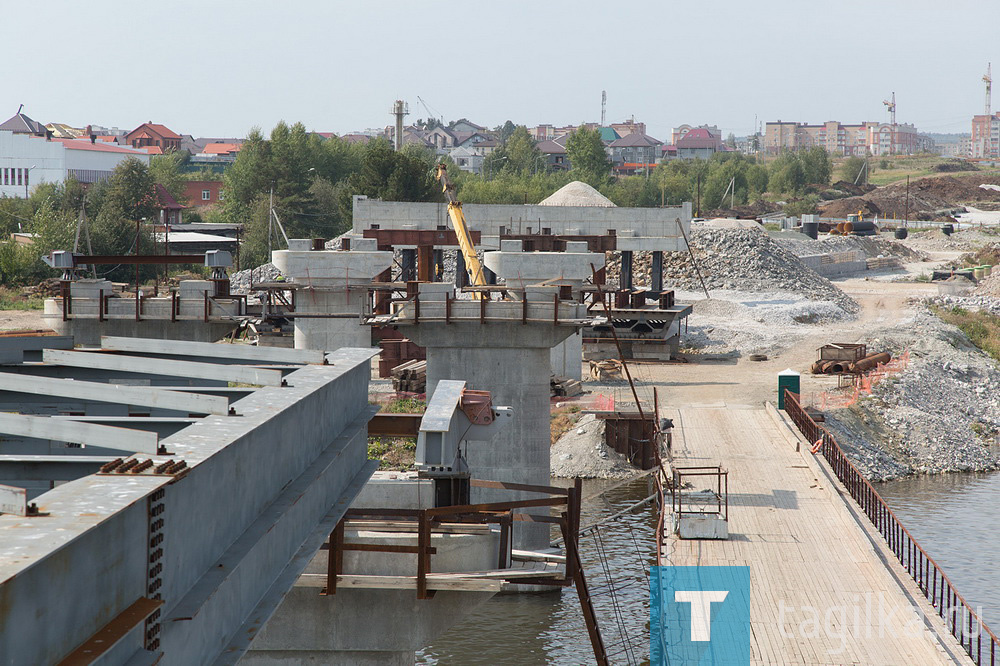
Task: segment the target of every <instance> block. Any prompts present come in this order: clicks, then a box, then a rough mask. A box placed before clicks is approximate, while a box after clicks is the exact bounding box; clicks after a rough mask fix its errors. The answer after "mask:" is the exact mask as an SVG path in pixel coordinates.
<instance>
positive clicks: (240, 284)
mask: <svg viewBox="0 0 1000 666" xmlns="http://www.w3.org/2000/svg"><path fill="white" fill-rule="evenodd" d="M279 277H281V271H279V270H278V269H277V268H275V266H274V264H270V263H268V264H263V265H262V266H258V267H257V268H248V269H246V270H245V271H239V272H238V273H233V274H232V276H231V277H230V278H229V289H230V291H232V292H233V293H234V294H246V293H248V292H249V291H250V285H251V284H260V283H261V282H274V281H275V280H277V279H278V278H279Z"/></svg>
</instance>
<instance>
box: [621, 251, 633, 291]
mask: <svg viewBox="0 0 1000 666" xmlns="http://www.w3.org/2000/svg"><path fill="white" fill-rule="evenodd" d="M619 284H620V285H621V288H622V289H631V288H632V251H631V250H622V253H621V279H620V282H619Z"/></svg>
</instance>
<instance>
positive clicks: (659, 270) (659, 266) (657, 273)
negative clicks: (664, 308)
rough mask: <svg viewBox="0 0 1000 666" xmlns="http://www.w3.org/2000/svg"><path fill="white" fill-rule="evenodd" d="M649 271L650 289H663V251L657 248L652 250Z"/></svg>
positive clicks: (657, 290)
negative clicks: (650, 276) (650, 277)
mask: <svg viewBox="0 0 1000 666" xmlns="http://www.w3.org/2000/svg"><path fill="white" fill-rule="evenodd" d="M650 273H651V274H652V285H650V287H651V289H652V290H653V291H656V292H659V291H663V253H662V252H660V251H659V250H654V251H653V263H652V266H651V267H650Z"/></svg>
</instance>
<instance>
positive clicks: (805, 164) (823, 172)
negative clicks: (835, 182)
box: [798, 146, 833, 185]
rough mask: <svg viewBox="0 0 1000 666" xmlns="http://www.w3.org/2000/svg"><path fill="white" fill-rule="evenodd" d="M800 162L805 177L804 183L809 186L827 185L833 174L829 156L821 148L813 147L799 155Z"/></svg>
mask: <svg viewBox="0 0 1000 666" xmlns="http://www.w3.org/2000/svg"><path fill="white" fill-rule="evenodd" d="M798 156H799V158H800V159H801V161H802V171H803V174H804V175H805V179H806V183H808V184H810V185H829V184H830V176H831V175H832V173H833V165H832V164H831V163H830V154H829V153H827V152H826V149H825V148H823V147H822V146H813V147H812V148H810V149H809V150H807V151H805V152H802V153H799V155H798Z"/></svg>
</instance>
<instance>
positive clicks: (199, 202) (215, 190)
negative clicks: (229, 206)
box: [184, 180, 225, 208]
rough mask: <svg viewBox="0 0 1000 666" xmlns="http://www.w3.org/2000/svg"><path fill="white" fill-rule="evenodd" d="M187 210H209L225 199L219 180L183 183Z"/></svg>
mask: <svg viewBox="0 0 1000 666" xmlns="http://www.w3.org/2000/svg"><path fill="white" fill-rule="evenodd" d="M184 198H185V199H186V200H187V202H188V207H189V208H210V207H212V206H214V205H216V204H217V203H219V202H220V201H222V200H223V199H224V198H225V195H224V194H223V192H222V181H221V180H189V181H187V182H186V183H184Z"/></svg>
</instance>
